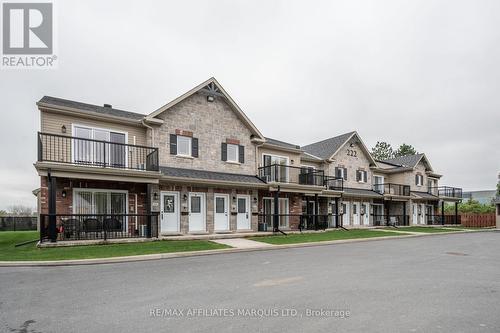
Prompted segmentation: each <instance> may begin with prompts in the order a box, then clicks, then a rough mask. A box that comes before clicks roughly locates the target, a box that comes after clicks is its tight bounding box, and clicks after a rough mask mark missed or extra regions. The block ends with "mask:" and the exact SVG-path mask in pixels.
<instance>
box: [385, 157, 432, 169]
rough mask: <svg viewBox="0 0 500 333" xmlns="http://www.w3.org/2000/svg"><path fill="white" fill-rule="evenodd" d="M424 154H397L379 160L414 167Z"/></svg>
mask: <svg viewBox="0 0 500 333" xmlns="http://www.w3.org/2000/svg"><path fill="white" fill-rule="evenodd" d="M423 155H424V154H415V155H406V156H399V157H395V158H389V159H387V160H382V161H381V162H384V163H389V164H393V165H397V166H407V167H412V168H413V167H415V165H417V163H418V161H420V159H421V158H422V156H423Z"/></svg>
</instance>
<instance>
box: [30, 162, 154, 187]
mask: <svg viewBox="0 0 500 333" xmlns="http://www.w3.org/2000/svg"><path fill="white" fill-rule="evenodd" d="M34 166H35V169H36V170H37V172H38V175H39V176H47V175H48V173H49V171H50V174H51V175H52V176H54V177H61V178H75V179H92V180H109V181H118V182H131V183H146V184H158V182H159V177H160V173H159V172H158V171H143V170H132V169H118V168H101V167H93V166H82V165H72V164H62V163H54V162H36V163H35V164H34Z"/></svg>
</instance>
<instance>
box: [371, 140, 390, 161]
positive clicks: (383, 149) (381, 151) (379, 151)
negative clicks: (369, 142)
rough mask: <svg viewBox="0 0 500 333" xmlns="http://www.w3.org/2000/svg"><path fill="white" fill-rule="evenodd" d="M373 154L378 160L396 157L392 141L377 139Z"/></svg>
mask: <svg viewBox="0 0 500 333" xmlns="http://www.w3.org/2000/svg"><path fill="white" fill-rule="evenodd" d="M372 155H373V157H374V158H375V159H377V160H387V159H389V158H393V157H394V151H393V150H392V147H391V144H390V143H387V142H380V141H377V144H376V145H375V147H373V148H372Z"/></svg>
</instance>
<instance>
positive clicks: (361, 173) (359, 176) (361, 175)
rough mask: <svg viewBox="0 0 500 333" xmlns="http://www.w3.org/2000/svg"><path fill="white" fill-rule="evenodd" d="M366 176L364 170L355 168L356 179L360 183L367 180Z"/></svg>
mask: <svg viewBox="0 0 500 333" xmlns="http://www.w3.org/2000/svg"><path fill="white" fill-rule="evenodd" d="M367 177H368V173H367V172H366V171H364V170H357V171H356V180H357V181H358V182H360V183H366V182H367Z"/></svg>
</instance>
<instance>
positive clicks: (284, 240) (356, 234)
mask: <svg viewBox="0 0 500 333" xmlns="http://www.w3.org/2000/svg"><path fill="white" fill-rule="evenodd" d="M401 235H405V234H404V233H395V232H394V233H392V232H391V233H390V232H387V231H380V230H360V229H358V230H349V231H345V230H333V231H326V232H319V233H303V234H289V235H287V236H285V235H275V236H262V237H252V238H251V239H253V240H255V241H258V242H264V243H269V244H277V245H279V244H295V243H310V242H321V241H332V240H340V239H356V238H372V237H383V236H385V237H397V236H401Z"/></svg>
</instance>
